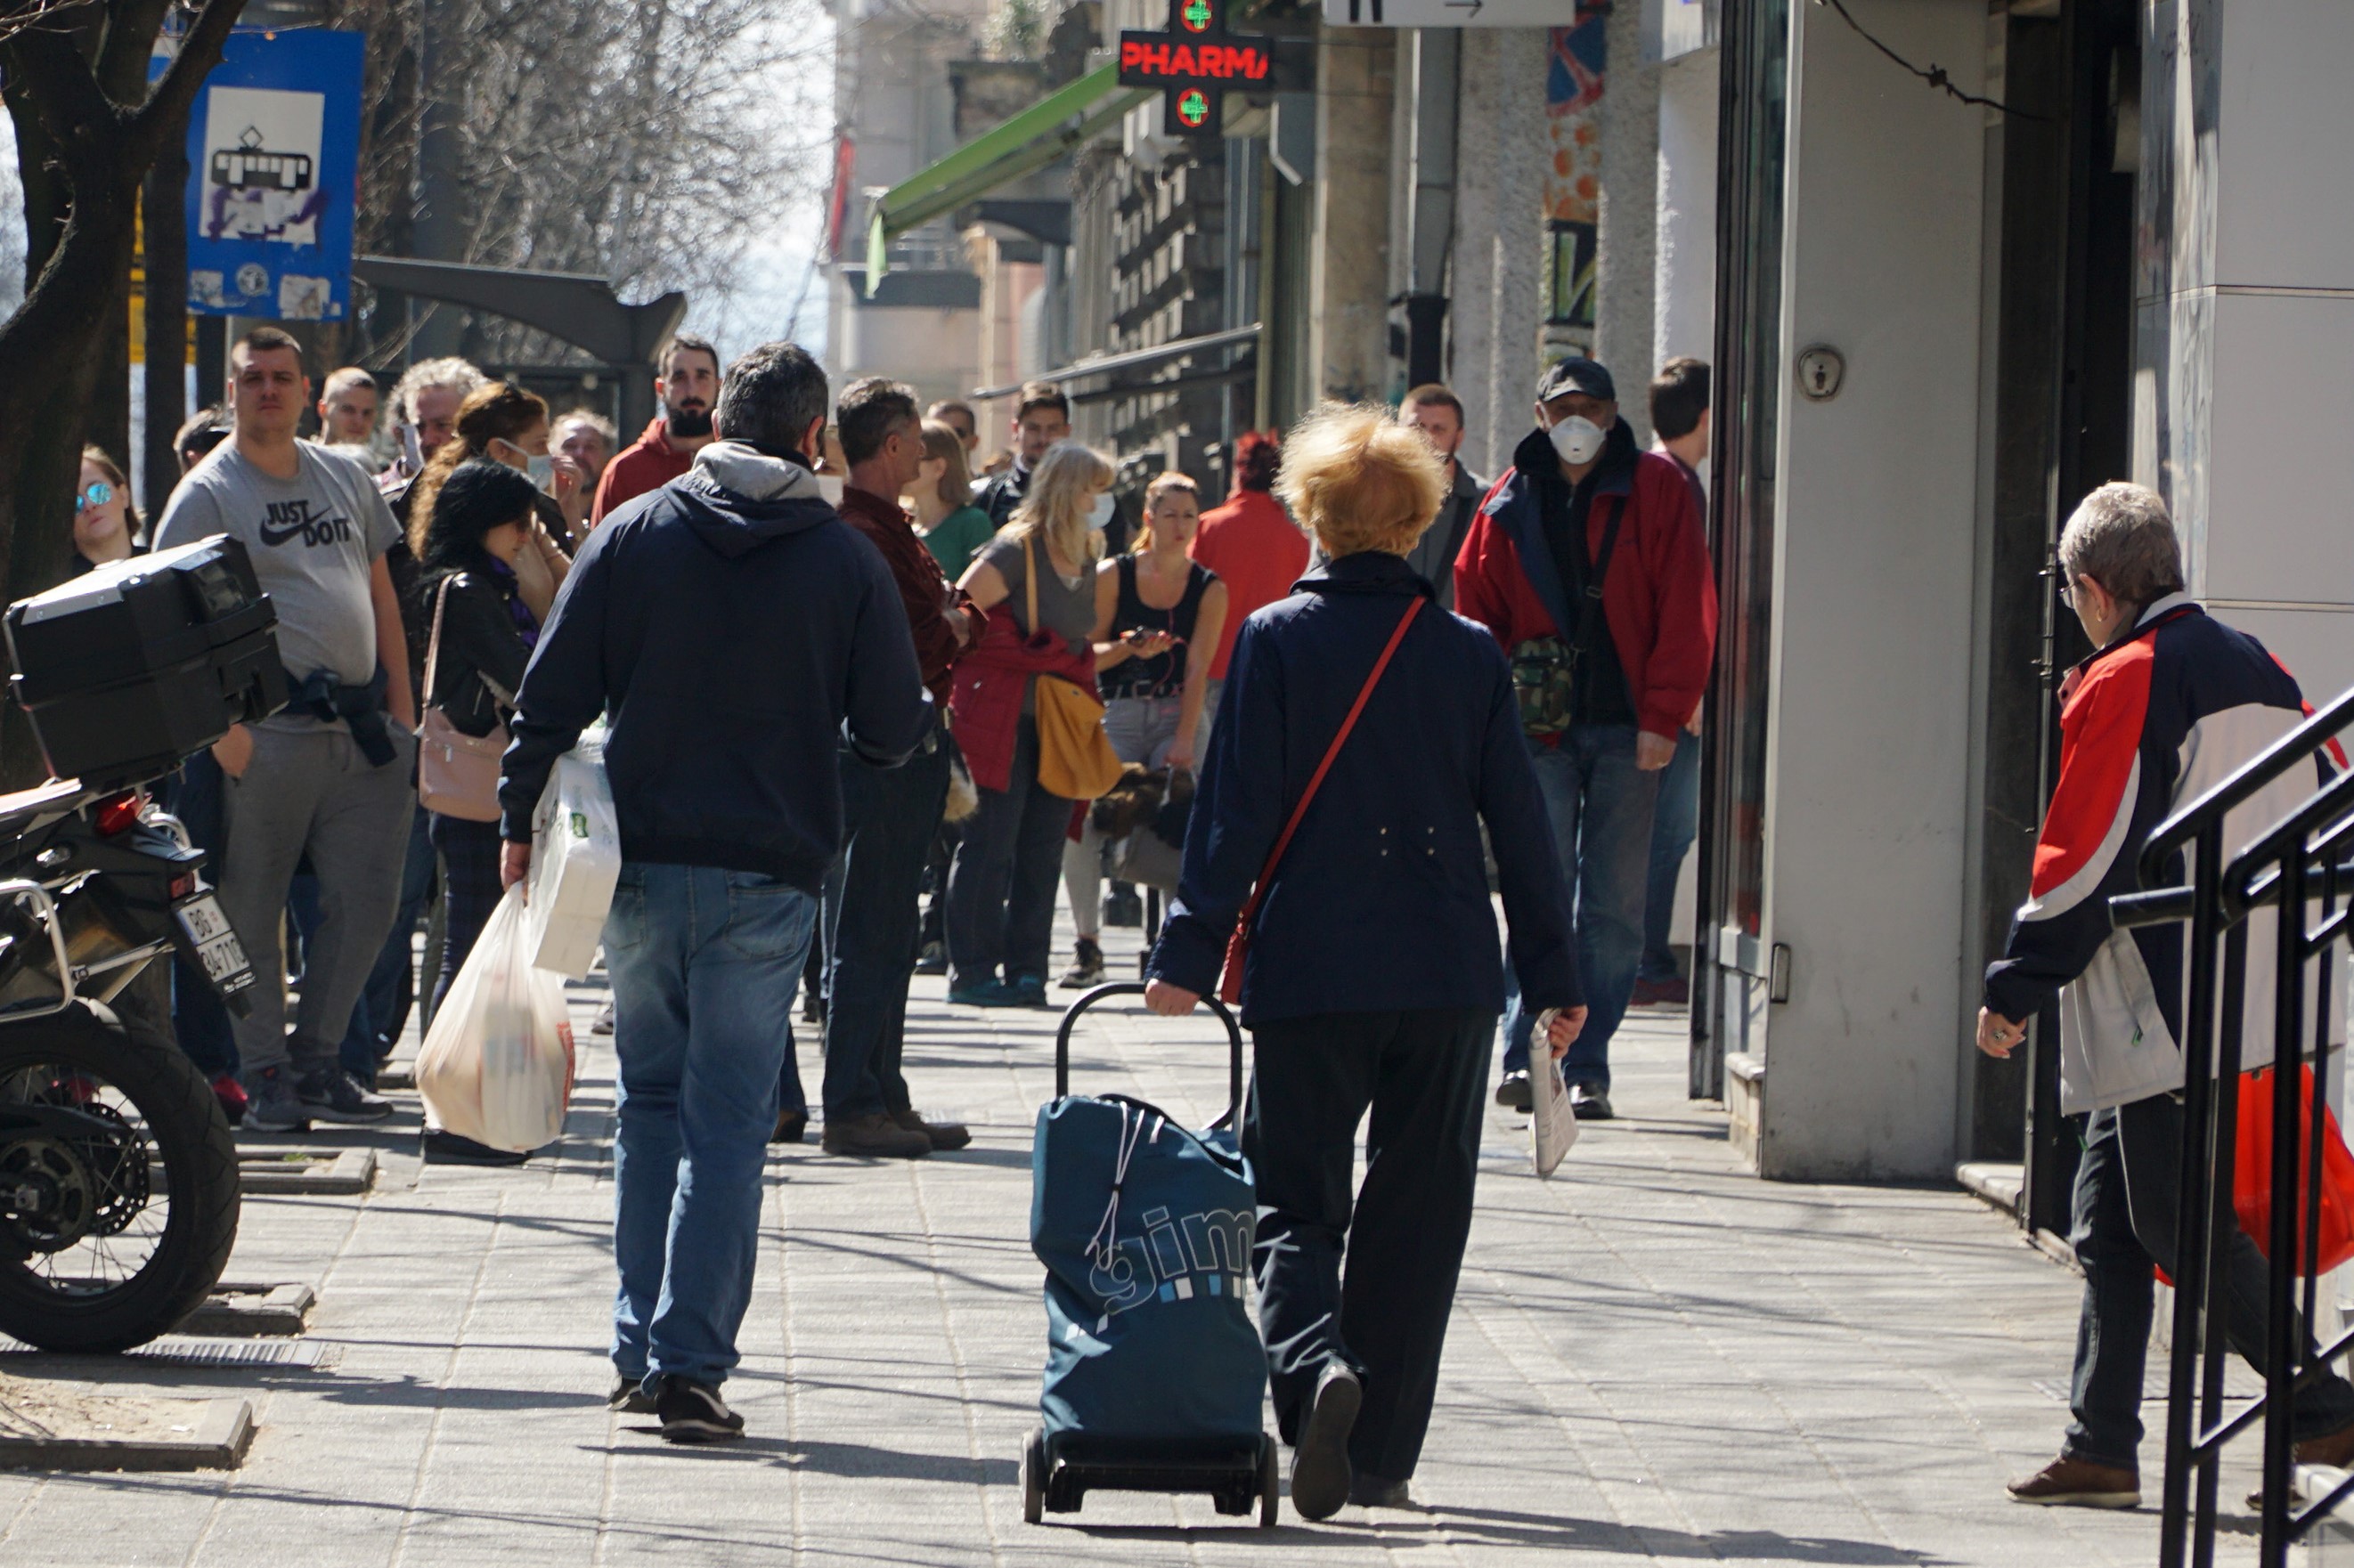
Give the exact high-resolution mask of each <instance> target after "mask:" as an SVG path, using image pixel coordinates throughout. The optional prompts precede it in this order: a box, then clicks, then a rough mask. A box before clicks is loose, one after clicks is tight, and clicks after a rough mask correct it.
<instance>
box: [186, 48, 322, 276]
mask: <svg viewBox="0 0 2354 1568" xmlns="http://www.w3.org/2000/svg"><path fill="white" fill-rule="evenodd" d="M364 47H365V39H364V37H363V36H362V35H361V34H358V33H333V32H325V31H317V30H310V29H292V30H277V29H274V30H268V31H264V30H260V29H252V30H243V29H241V30H239V31H238V32H235V33H232V34H230V35H229V38H228V47H227V48H225V49H224V50H223V51H222V54H221V63H220V64H219V65H217V66H216V67H214V68H213V73H212V75H211V76H209V77H207V78H206V79H205V85H204V90H202V91H201V92H200V93H198V94H197V96H196V105H195V107H194V108H193V109H192V110H191V111H189V115H188V309H189V310H190V311H192V312H194V313H197V314H199V315H214V316H227V315H238V316H254V317H260V318H262V319H264V320H274V321H290V322H339V321H342V320H344V319H345V317H346V316H348V315H349V314H350V313H351V307H352V217H353V208H354V207H355V184H356V181H357V178H358V172H359V143H360V71H361V66H362V51H363V48H364Z"/></svg>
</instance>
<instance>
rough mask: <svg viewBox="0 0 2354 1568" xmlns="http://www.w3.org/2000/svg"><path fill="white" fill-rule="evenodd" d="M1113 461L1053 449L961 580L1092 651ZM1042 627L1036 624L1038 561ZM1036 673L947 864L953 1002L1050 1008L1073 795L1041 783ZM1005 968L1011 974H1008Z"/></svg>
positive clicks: (1026, 632)
mask: <svg viewBox="0 0 2354 1568" xmlns="http://www.w3.org/2000/svg"><path fill="white" fill-rule="evenodd" d="M1112 478H1113V473H1112V466H1111V463H1110V461H1108V460H1107V459H1106V458H1105V457H1104V456H1103V455H1102V454H1101V453H1100V452H1097V451H1093V450H1089V449H1088V448H1087V447H1084V446H1081V445H1079V444H1078V443H1076V442H1075V441H1065V442H1062V443H1061V444H1059V445H1056V446H1054V447H1051V448H1049V449H1048V450H1047V452H1046V455H1045V456H1044V457H1043V458H1041V459H1039V460H1038V466H1037V468H1036V469H1035V470H1034V471H1033V472H1032V474H1031V478H1030V488H1029V490H1028V492H1027V493H1025V494H1024V495H1023V500H1022V504H1021V506H1020V507H1019V508H1018V509H1017V510H1016V511H1015V512H1014V514H1013V520H1012V521H1011V522H1009V523H1007V524H1006V525H1005V527H1004V528H1003V529H1002V531H1001V532H1000V533H999V534H998V535H997V537H996V538H995V539H993V540H991V542H990V544H989V545H988V546H987V547H986V548H984V549H983V550H982V551H981V554H979V555H977V556H974V557H973V560H972V565H971V566H970V567H966V568H965V574H964V580H963V581H962V582H961V583H960V585H959V586H960V587H961V588H963V589H964V590H965V592H967V593H969V594H970V595H971V596H972V599H973V602H974V603H975V604H977V605H979V606H980V607H981V609H984V610H987V611H988V612H989V613H990V614H991V615H993V616H994V615H1005V616H1010V617H1011V618H1012V619H1013V623H1014V624H1015V625H1016V626H1017V627H1019V628H1020V629H1021V631H1022V634H1023V636H1024V637H1031V636H1034V635H1035V634H1037V633H1038V632H1040V631H1044V632H1047V633H1050V634H1051V635H1052V636H1054V637H1055V638H1057V639H1060V640H1061V641H1064V642H1065V643H1066V644H1067V645H1068V646H1069V647H1070V649H1071V650H1072V651H1073V652H1075V653H1078V654H1081V655H1082V656H1091V655H1092V652H1093V643H1092V642H1091V641H1090V639H1091V637H1092V636H1093V633H1094V631H1095V623H1096V573H1095V558H1096V555H1097V549H1098V547H1099V545H1100V541H1099V540H1098V539H1097V535H1096V534H1095V531H1094V529H1093V528H1092V527H1090V526H1089V519H1090V517H1091V516H1092V514H1094V513H1095V512H1096V511H1097V497H1098V496H1105V497H1108V494H1109V493H1110V490H1111V482H1112ZM1033 562H1035V563H1036V567H1037V579H1038V580H1037V582H1036V584H1035V599H1036V602H1037V623H1036V624H1035V625H1033V624H1032V623H1031V609H1030V604H1031V599H1032V598H1033V591H1032V590H1033V585H1032V583H1031V581H1030V572H1031V566H1032V563H1033ZM1037 697H1038V694H1037V679H1036V677H1035V676H1033V677H1031V681H1030V684H1029V686H1028V687H1027V688H1026V689H1024V691H1023V694H1022V718H1021V724H1020V727H1019V729H1018V730H1017V731H1016V733H1015V736H1014V742H1013V768H1012V769H1011V771H1010V773H1009V774H1008V776H1007V779H1006V786H1005V788H1004V789H987V788H983V789H981V791H980V793H981V810H979V812H978V813H976V814H975V815H974V817H973V819H972V820H971V821H970V822H968V823H966V824H965V832H964V839H963V841H962V842H960V844H959V845H958V846H957V853H956V861H955V863H953V864H952V865H951V866H950V867H949V900H948V905H949V906H948V922H947V926H948V944H949V1001H956V1002H963V1003H966V1004H968V1005H970V1006H975V1007H1040V1006H1044V1004H1045V1001H1046V962H1047V958H1048V951H1049V946H1050V943H1051V940H1052V938H1053V934H1054V925H1055V881H1056V874H1057V872H1059V870H1060V869H1061V867H1062V863H1063V839H1064V837H1065V835H1066V833H1067V832H1069V831H1070V824H1071V802H1070V801H1069V800H1065V799H1064V798H1063V797H1062V796H1060V795H1054V794H1049V793H1048V792H1047V791H1046V790H1044V789H1041V788H1039V785H1038V724H1037V719H1036V717H1035V715H1036V713H1037ZM1001 970H1002V978H1001Z"/></svg>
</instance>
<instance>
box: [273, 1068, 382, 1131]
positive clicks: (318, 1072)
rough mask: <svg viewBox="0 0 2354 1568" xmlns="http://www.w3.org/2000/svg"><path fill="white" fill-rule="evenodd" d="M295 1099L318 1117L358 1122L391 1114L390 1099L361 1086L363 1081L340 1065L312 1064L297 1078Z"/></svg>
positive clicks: (315, 1117) (317, 1119)
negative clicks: (324, 1065) (320, 1065)
mask: <svg viewBox="0 0 2354 1568" xmlns="http://www.w3.org/2000/svg"><path fill="white" fill-rule="evenodd" d="M294 1103H295V1104H296V1105H298V1106H300V1107H302V1114H303V1115H304V1116H306V1117H309V1118H313V1120H316V1121H337V1122H344V1123H347V1124H351V1125H359V1124H363V1123H366V1122H372V1121H382V1120H383V1119H384V1118H387V1117H388V1116H390V1115H391V1114H392V1102H391V1101H390V1100H388V1099H386V1098H385V1097H383V1096H382V1095H379V1094H376V1093H374V1092H373V1091H371V1090H367V1089H364V1088H362V1087H360V1081H359V1080H358V1079H357V1078H355V1077H353V1076H352V1075H350V1074H349V1073H346V1072H345V1071H344V1070H343V1069H342V1068H341V1067H317V1068H313V1070H312V1071H310V1072H308V1073H305V1074H304V1075H302V1076H301V1077H300V1078H297V1079H296V1080H294Z"/></svg>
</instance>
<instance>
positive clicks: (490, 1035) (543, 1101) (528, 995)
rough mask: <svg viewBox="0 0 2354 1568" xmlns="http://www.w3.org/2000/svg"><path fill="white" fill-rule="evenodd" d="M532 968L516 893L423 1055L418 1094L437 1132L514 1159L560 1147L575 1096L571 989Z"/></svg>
mask: <svg viewBox="0 0 2354 1568" xmlns="http://www.w3.org/2000/svg"><path fill="white" fill-rule="evenodd" d="M528 959H529V949H528V948H527V946H526V944H525V930H524V910H523V890H522V889H521V888H520V887H510V888H508V889H507V892H506V896H505V897H504V898H502V899H500V900H499V906H498V907H497V908H496V909H494V910H493V911H492V912H491V917H490V919H489V921H488V922H487V923H485V924H484V926H483V927H482V936H481V937H480V938H478V939H477V940H476V941H475V943H474V950H473V951H472V952H471V953H469V954H467V955H466V962H465V964H464V966H463V967H462V968H461V969H459V970H458V978H457V979H456V980H452V981H451V985H450V994H449V995H448V996H447V997H446V998H444V999H443V1001H442V1003H441V1009H440V1012H436V1013H435V1014H434V1015H433V1027H432V1028H431V1029H429V1030H428V1031H427V1032H426V1034H425V1045H424V1048H423V1049H422V1050H420V1051H419V1053H418V1055H417V1087H418V1091H419V1093H420V1094H422V1095H423V1096H424V1097H425V1109H426V1112H427V1115H428V1117H429V1119H430V1120H431V1121H432V1122H433V1124H434V1125H435V1126H437V1127H440V1128H443V1129H444V1130H446V1131H449V1132H454V1133H456V1134H457V1135H458V1136H459V1137H461V1138H471V1139H473V1140H474V1141H475V1142H477V1143H482V1144H488V1145H489V1146H490V1147H491V1148H493V1149H504V1150H510V1151H512V1152H515V1153H522V1152H524V1151H525V1150H534V1149H539V1148H542V1147H544V1146H546V1145H547V1144H550V1143H553V1142H555V1141H556V1139H557V1134H559V1133H561V1132H562V1131H563V1130H564V1107H565V1104H566V1102H567V1101H568V1100H570V1098H571V1097H572V1069H573V1056H572V1020H571V1016H570V1014H569V1013H568V1012H567V1011H566V1009H565V1005H564V981H563V980H561V979H559V978H557V976H555V975H552V974H550V973H548V972H547V971H546V970H545V969H534V968H533V967H532V965H531V964H530V962H529V961H528Z"/></svg>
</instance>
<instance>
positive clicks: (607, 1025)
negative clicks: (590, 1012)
mask: <svg viewBox="0 0 2354 1568" xmlns="http://www.w3.org/2000/svg"><path fill="white" fill-rule="evenodd" d="M588 1033H591V1034H594V1035H596V1036H598V1037H599V1039H604V1040H610V1039H611V1038H612V1037H613V1004H612V1003H611V1002H610V1001H609V1002H607V1003H606V1004H605V1005H604V1006H602V1007H600V1008H599V1009H598V1010H597V1017H596V1020H595V1021H594V1022H591V1023H590V1024H589V1025H588Z"/></svg>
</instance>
